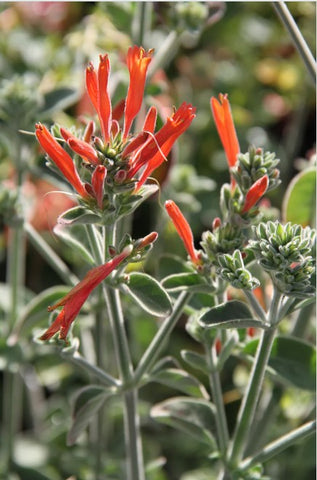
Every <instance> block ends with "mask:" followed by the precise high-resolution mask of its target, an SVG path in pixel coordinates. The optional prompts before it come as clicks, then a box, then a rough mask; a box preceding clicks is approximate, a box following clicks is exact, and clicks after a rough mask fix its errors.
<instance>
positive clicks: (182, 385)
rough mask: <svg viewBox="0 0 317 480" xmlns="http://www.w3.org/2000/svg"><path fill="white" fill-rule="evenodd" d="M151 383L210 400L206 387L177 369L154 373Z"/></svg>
mask: <svg viewBox="0 0 317 480" xmlns="http://www.w3.org/2000/svg"><path fill="white" fill-rule="evenodd" d="M150 381H153V382H157V383H161V384H163V385H167V386H168V387H172V388H175V389H176V390H180V391H181V392H183V393H186V394H187V395H191V396H192V397H204V398H208V397H209V395H208V393H207V391H206V389H205V387H204V386H203V385H202V384H201V383H200V382H199V381H198V380H197V379H196V378H195V377H193V376H192V375H190V374H189V373H187V372H185V370H179V369H177V368H169V369H166V370H160V371H158V372H155V373H152V374H151V376H150Z"/></svg>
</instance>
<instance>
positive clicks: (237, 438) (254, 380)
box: [229, 290, 282, 467]
mask: <svg viewBox="0 0 317 480" xmlns="http://www.w3.org/2000/svg"><path fill="white" fill-rule="evenodd" d="M281 298H282V296H281V294H280V293H279V292H278V291H277V290H274V293H273V298H272V302H271V307H270V311H269V324H270V325H271V328H269V329H268V330H263V331H262V334H261V338H260V341H259V344H258V348H257V352H256V356H255V359H254V362H253V367H252V371H251V374H250V378H249V383H248V386H247V389H246V392H245V394H244V397H243V400H242V403H241V406H240V410H239V413H238V419H237V424H236V429H235V432H234V435H233V439H232V448H231V453H230V455H229V461H230V463H231V464H232V466H233V467H235V466H237V464H238V463H239V461H240V460H241V457H242V455H243V451H244V448H245V443H246V436H247V434H248V431H249V428H250V426H251V423H252V420H253V418H254V413H255V409H256V406H257V403H258V400H259V396H260V393H261V388H262V384H263V380H264V374H265V369H266V366H267V362H268V360H269V356H270V353H271V348H272V345H273V340H274V336H275V332H276V328H274V326H276V325H277V323H278V321H279V314H278V312H279V306H280V303H281Z"/></svg>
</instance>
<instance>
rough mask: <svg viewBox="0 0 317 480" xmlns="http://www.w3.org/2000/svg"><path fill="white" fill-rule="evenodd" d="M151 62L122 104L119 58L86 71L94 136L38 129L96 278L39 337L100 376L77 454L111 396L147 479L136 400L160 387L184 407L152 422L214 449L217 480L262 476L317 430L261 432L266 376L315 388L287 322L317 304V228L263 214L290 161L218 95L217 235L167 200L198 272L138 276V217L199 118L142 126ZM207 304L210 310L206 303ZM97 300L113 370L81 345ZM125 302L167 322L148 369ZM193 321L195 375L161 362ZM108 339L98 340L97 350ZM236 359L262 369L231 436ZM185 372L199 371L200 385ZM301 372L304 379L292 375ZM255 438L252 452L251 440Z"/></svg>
mask: <svg viewBox="0 0 317 480" xmlns="http://www.w3.org/2000/svg"><path fill="white" fill-rule="evenodd" d="M153 55H154V52H153V50H148V51H146V50H145V49H144V48H142V47H138V46H133V47H130V48H129V50H128V53H127V61H126V63H127V67H128V71H129V76H130V81H129V86H128V90H127V94H126V98H125V100H124V102H120V103H119V104H118V105H117V106H113V105H112V101H111V98H110V93H109V78H110V59H109V56H108V55H107V54H104V55H100V58H99V65H98V67H97V68H96V67H95V66H94V65H93V64H92V63H90V64H89V65H88V66H87V68H86V89H87V93H88V96H89V98H90V100H91V103H92V105H93V107H94V109H95V111H96V118H93V119H91V120H90V121H87V124H86V127H85V130H84V132H82V133H80V132H79V131H77V130H76V129H70V130H67V129H66V128H63V127H60V126H58V125H54V127H53V128H52V130H51V131H50V130H49V129H48V128H47V127H46V126H45V125H43V124H41V123H37V124H36V126H35V134H36V137H37V140H38V142H39V144H40V145H41V147H42V149H43V150H44V152H45V154H46V155H47V158H48V162H49V163H50V165H51V166H52V167H53V168H54V169H55V170H56V168H57V171H59V173H60V174H61V175H62V176H63V177H64V179H65V180H66V181H67V182H68V183H69V185H70V187H71V188H72V189H73V191H74V192H73V195H74V197H75V198H76V200H77V205H76V206H75V207H73V208H71V209H69V210H67V211H66V212H64V213H63V214H62V215H61V216H60V217H59V220H58V223H59V224H61V225H62V226H63V228H62V231H63V230H64V233H62V234H61V239H62V240H65V241H68V242H69V244H70V245H72V246H73V248H74V249H77V251H78V254H79V255H83V258H85V259H86V261H87V263H88V265H87V273H86V275H85V276H84V278H83V279H82V280H80V281H76V279H75V280H74V281H73V282H72V288H71V289H70V291H69V292H68V293H67V294H66V295H65V296H63V297H62V298H60V299H57V301H56V303H55V304H54V305H53V306H50V307H48V309H49V311H50V312H52V311H53V310H55V309H58V308H60V307H61V310H60V312H59V313H58V315H57V317H55V319H54V318H53V320H52V323H51V325H50V326H49V327H48V329H47V330H46V331H45V332H44V333H42V334H41V336H40V339H41V340H42V341H47V340H49V341H50V343H52V344H55V345H56V348H57V349H58V350H59V351H60V352H61V355H62V356H63V358H64V359H66V360H69V361H71V362H72V363H74V364H75V365H77V366H78V368H83V369H84V370H87V371H89V372H90V373H91V375H92V377H94V378H95V379H96V384H89V385H87V386H86V387H84V388H83V389H81V390H79V392H78V393H77V395H76V397H75V399H74V403H73V420H72V425H71V428H70V431H69V435H68V443H69V444H70V445H71V444H73V443H75V442H76V441H77V439H78V437H79V436H80V435H81V434H82V433H83V432H84V431H85V430H86V427H87V426H88V424H89V423H90V422H91V421H93V420H94V418H95V417H96V416H98V415H99V413H100V411H101V409H102V407H103V405H104V403H105V402H106V401H107V399H109V398H110V397H114V396H120V397H121V398H122V405H123V415H124V422H123V425H124V435H125V446H126V473H125V476H124V477H122V478H124V479H126V480H145V478H146V477H145V467H144V458H143V447H142V437H141V429H140V413H139V409H138V397H139V390H140V389H141V388H142V387H143V386H144V385H145V384H147V383H149V382H156V383H162V384H164V385H168V386H172V387H173V388H174V389H176V390H179V391H180V392H182V394H183V396H177V397H171V398H168V399H167V400H165V401H163V402H161V403H159V404H157V405H154V406H153V408H152V410H151V415H152V417H153V418H155V419H156V420H157V421H159V422H162V423H166V424H168V425H170V426H173V427H175V428H178V429H181V430H183V431H185V432H186V434H187V435H193V438H195V439H196V440H195V441H197V442H198V443H200V442H202V443H203V444H204V445H205V447H206V445H207V449H208V465H209V468H210V472H211V473H210V475H211V476H210V478H219V479H227V480H228V479H232V480H238V479H245V480H246V479H251V478H254V479H255V478H257V479H260V478H263V479H264V478H267V477H265V476H264V472H265V462H266V461H267V460H268V459H270V458H271V457H274V455H277V454H278V453H279V452H280V451H282V450H283V449H284V448H287V447H288V446H290V445H292V444H293V443H294V442H297V441H300V440H303V439H304V438H305V437H307V436H309V435H311V434H312V433H313V431H314V428H315V424H314V421H313V420H311V419H307V421H306V423H304V424H303V425H300V426H296V428H295V429H294V430H292V431H290V432H288V433H286V434H285V435H284V436H283V437H280V438H277V439H275V440H273V441H271V442H270V443H268V440H267V437H266V435H265V432H264V433H263V436H262V437H261V432H260V430H259V428H260V427H259V425H263V422H264V421H265V418H266V417H265V415H266V412H265V408H264V407H263V403H262V400H261V394H262V392H263V388H264V387H263V381H264V378H265V376H266V375H270V374H271V373H272V371H274V373H275V376H274V375H273V376H272V382H274V381H276V378H279V377H282V378H284V379H285V381H287V382H290V383H293V384H295V386H296V387H297V388H304V389H305V388H306V389H308V390H312V389H313V388H314V387H312V385H313V383H314V381H313V377H314V375H313V371H312V369H313V363H311V359H312V358H313V355H314V348H313V346H312V345H311V344H309V343H307V342H304V341H303V340H301V339H300V338H298V337H296V336H292V335H291V331H292V329H291V327H288V328H287V327H284V332H285V329H286V331H288V332H290V333H289V335H286V336H285V335H282V334H281V329H280V325H281V322H282V321H283V322H284V320H285V321H288V322H289V324H290V325H292V324H293V323H292V322H296V316H295V313H294V312H296V311H297V310H300V309H302V308H304V307H305V306H307V305H309V304H310V303H311V302H312V301H313V299H314V295H315V286H314V279H315V256H314V251H315V246H316V234H315V230H314V229H312V228H310V227H309V226H302V225H300V224H297V225H295V224H291V223H290V222H284V223H282V222H281V220H280V218H278V217H275V218H274V217H272V215H273V214H272V212H271V211H270V210H269V209H267V208H266V209H265V208H263V207H262V206H261V204H262V203H263V199H264V198H265V197H266V195H267V193H268V192H270V191H271V190H273V189H275V188H276V187H277V186H278V185H279V183H280V179H279V171H278V169H277V166H278V163H279V159H277V158H276V156H275V154H274V153H272V152H266V151H264V150H263V149H262V148H257V147H254V146H250V148H249V150H248V151H247V152H246V153H242V152H241V150H240V146H239V141H238V137H237V133H236V129H235V126H234V122H233V116H232V113H231V107H230V103H229V98H228V95H226V94H220V95H219V97H218V98H216V97H212V98H211V101H210V106H211V112H212V114H213V117H214V121H215V126H216V129H217V131H218V134H219V137H220V140H221V142H222V145H223V149H224V151H225V154H226V158H227V162H228V168H229V172H228V177H229V181H230V183H226V184H224V185H223V186H222V188H221V193H220V210H219V211H220V216H219V217H216V218H215V219H214V220H212V219H211V220H210V225H211V228H210V230H207V231H204V232H203V233H202V235H201V239H200V242H199V241H198V239H197V238H195V237H194V234H193V232H192V230H191V227H190V225H189V223H188V221H187V220H186V218H185V215H184V214H183V213H182V212H181V210H180V208H179V207H178V206H177V205H176V203H175V202H174V201H173V199H167V200H166V202H165V209H166V213H167V215H166V217H165V221H166V222H169V221H171V222H172V224H173V225H174V227H175V230H176V232H177V234H178V235H179V237H180V239H181V241H182V242H183V244H184V248H185V251H186V252H187V254H188V260H187V262H184V261H182V260H180V261H179V271H173V272H171V273H170V274H169V275H168V276H165V277H164V278H163V279H161V280H160V281H158V280H157V279H156V278H154V276H152V275H149V274H147V273H144V272H141V271H138V270H135V269H133V268H132V266H131V264H133V263H134V264H135V263H136V262H139V263H137V265H139V264H140V262H142V261H143V260H144V259H145V258H146V256H147V255H149V254H150V253H151V250H152V248H153V244H154V242H155V241H157V238H158V233H157V232H149V233H148V235H146V236H145V237H144V238H139V239H133V238H132V237H131V234H130V231H129V230H128V225H129V224H130V222H126V219H127V217H131V216H132V214H133V212H134V211H135V210H136V208H138V207H139V206H140V204H141V203H142V202H144V201H145V200H146V199H147V198H148V197H149V196H151V195H153V194H154V193H155V192H156V191H157V190H158V188H159V187H158V186H157V184H156V183H153V182H152V181H151V180H150V175H151V174H152V172H153V171H154V170H155V169H156V168H158V167H159V166H160V165H161V163H162V162H165V161H167V156H168V154H169V153H170V151H171V149H172V148H173V145H174V144H175V142H176V141H177V139H178V138H179V137H180V136H181V135H182V134H183V133H184V132H186V130H187V129H188V128H189V127H190V125H191V123H192V121H193V120H194V118H195V108H194V107H193V106H192V105H191V104H189V103H185V102H184V103H182V104H181V105H180V106H179V107H178V108H177V109H176V108H175V109H174V110H173V111H172V113H171V115H170V116H169V117H168V118H167V120H166V122H165V123H163V125H162V126H161V127H160V128H159V129H156V120H157V109H156V107H154V106H152V107H150V108H149V109H148V111H147V113H146V115H145V119H144V121H143V127H142V128H141V130H139V131H138V130H136V128H135V123H136V122H135V119H136V117H137V116H138V115H139V113H140V110H141V106H142V103H143V96H144V90H145V85H146V76H147V71H148V67H149V65H150V63H151V61H152V58H153ZM96 120H98V122H97V125H96V123H95V122H96ZM137 125H140V122H137ZM75 224H76V225H77V226H78V225H80V226H81V228H82V232H83V233H84V235H85V239H86V240H85V241H84V242H83V243H81V241H80V240H79V239H76V231H77V230H76V229H72V226H73V225H75ZM174 227H172V228H174ZM65 230H66V231H67V233H65ZM57 231H58V229H57V230H56V233H57ZM158 241H159V240H158ZM52 255H53V254H52ZM52 258H53V256H52ZM87 259H88V260H87ZM52 264H54V261H52ZM173 266H174V263H173ZM171 268H172V266H171ZM72 278H73V277H72ZM201 293H203V294H204V299H205V301H204V302H203V303H202V302H201V303H199V301H198V300H199V299H200V298H201V297H200V294H201ZM259 293H260V295H259ZM97 295H98V299H99V300H98V302H99V304H100V305H101V307H100V311H101V312H102V315H100V312H99V314H98V315H96V322H100V321H102V322H105V323H106V324H107V325H108V327H107V329H106V330H105V331H107V332H111V335H112V342H113V348H114V353H115V360H116V369H115V371H107V369H106V367H105V366H104V365H103V364H93V363H90V360H88V359H87V358H85V356H84V354H83V353H82V351H81V347H80V342H79V338H80V330H81V320H79V321H77V322H75V319H76V317H77V316H79V315H80V316H81V317H83V316H84V313H83V305H84V303H85V302H86V300H87V299H88V297H89V298H90V297H91V298H93V297H94V296H97ZM127 295H128V296H130V298H131V301H135V302H136V303H137V304H138V305H139V307H140V308H142V309H143V310H145V312H147V314H148V315H150V316H154V317H159V318H161V319H163V321H162V322H161V323H160V324H159V325H158V328H157V332H156V334H155V335H154V337H153V339H152V340H151V342H150V343H149V345H148V346H147V348H146V349H145V351H144V352H143V354H142V355H141V358H140V359H139V360H138V361H137V362H135V361H132V358H133V356H132V350H133V346H132V345H131V342H132V339H131V338H130V337H129V336H128V333H127V329H126V323H125V318H124V317H125V313H124V312H125V308H124V302H125V299H126V296H127ZM260 297H261V298H262V300H261V301H260V300H259V298H260ZM195 298H196V301H195V302H193V299H195ZM263 298H264V299H265V301H263ZM89 306H90V307H92V306H93V303H92V304H89V305H88V307H87V308H89ZM184 312H185V313H186V315H187V324H186V330H187V332H188V334H189V335H190V336H191V337H193V339H194V340H195V341H196V342H198V345H197V348H196V349H195V350H193V351H191V350H182V351H181V352H180V355H181V358H182V360H183V363H184V365H185V366H184V368H181V367H180V366H179V363H177V362H175V364H174V366H173V367H172V368H170V367H168V366H166V365H167V364H166V362H164V359H163V360H162V358H161V355H162V353H163V348H164V345H165V344H166V340H167V339H168V337H169V336H170V334H171V332H172V330H173V328H174V326H175V325H176V324H177V322H178V320H179V318H180V316H181V315H182V314H184ZM52 316H53V314H52ZM294 319H295V320H294ZM98 331H102V330H98ZM75 335H77V337H76V336H75ZM57 337H58V338H57ZM102 341H103V339H100V338H98V339H96V346H95V348H96V350H98V348H99V349H100V345H101V344H102ZM98 345H99V346H98ZM43 348H45V347H44V346H43ZM229 357H231V358H234V359H235V360H236V362H239V361H242V362H244V363H245V364H247V365H250V371H249V378H248V381H247V384H246V385H244V387H243V389H242V390H241V392H240V393H239V405H240V406H239V412H238V415H237V417H236V420H235V425H234V426H233V427H231V426H230V428H229V425H228V419H227V416H226V409H225V403H224V398H225V397H224V394H223V391H222V378H221V372H222V370H223V369H224V367H225V366H226V362H227V360H228V358H229ZM96 358H99V356H98V354H97V355H96ZM165 364H166V365H165ZM292 365H293V366H294V365H295V366H296V367H295V366H294V368H293V367H292ZM187 367H188V368H189V369H190V371H193V370H194V371H195V369H196V370H197V369H198V370H199V371H200V375H199V380H198V379H197V378H196V377H195V376H194V374H192V373H189V372H188V371H187V370H186V369H187ZM295 370H296V371H297V372H301V375H294V371H295ZM266 388H268V387H266ZM271 390H272V389H271ZM266 395H272V391H266ZM99 418H103V417H102V416H100V417H99ZM261 422H262V423H261ZM101 428H102V427H101ZM255 437H257V441H254V447H253V445H252V441H251V440H250V439H252V438H255ZM146 460H150V459H146ZM106 463H107V462H106V459H105V460H104V462H101V465H103V466H102V467H100V468H101V473H103V474H104V473H105V470H103V468H104V469H105V468H106V467H105V465H106ZM213 472H216V473H213ZM213 475H217V477H216V476H215V477H214V476H213ZM149 478H150V477H149ZM151 478H152V477H151ZM164 478H165V477H164Z"/></svg>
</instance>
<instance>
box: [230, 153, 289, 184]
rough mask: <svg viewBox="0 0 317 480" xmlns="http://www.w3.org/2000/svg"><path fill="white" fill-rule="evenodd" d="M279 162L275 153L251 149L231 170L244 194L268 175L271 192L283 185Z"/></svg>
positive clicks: (241, 156) (241, 155) (240, 156)
mask: <svg viewBox="0 0 317 480" xmlns="http://www.w3.org/2000/svg"><path fill="white" fill-rule="evenodd" d="M279 162H280V160H279V159H278V158H276V157H275V153H272V152H263V151H262V149H256V148H255V147H249V151H248V152H247V153H244V154H242V153H241V154H239V155H238V160H237V163H236V165H235V166H234V167H233V168H232V169H231V173H232V176H233V177H234V179H235V180H236V182H237V184H238V185H239V187H240V189H241V191H242V192H243V193H246V192H247V191H248V189H249V188H250V187H251V185H252V184H253V183H254V182H256V180H258V179H259V178H261V177H263V176H264V175H267V176H268V177H269V186H268V189H267V191H269V190H273V189H274V188H276V187H277V186H278V185H279V184H280V183H281V180H280V179H279V171H278V170H277V168H276V167H277V165H278V164H279Z"/></svg>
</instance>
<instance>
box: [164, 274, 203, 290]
mask: <svg viewBox="0 0 317 480" xmlns="http://www.w3.org/2000/svg"><path fill="white" fill-rule="evenodd" d="M161 283H162V286H163V287H164V288H166V290H169V291H170V292H179V291H182V290H186V291H189V292H207V293H212V287H211V286H210V285H207V283H206V282H205V281H204V279H203V278H202V277H201V276H200V275H198V274H197V273H194V272H188V273H175V274H172V275H169V276H168V277H166V278H164V279H163V280H162V282H161Z"/></svg>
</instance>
